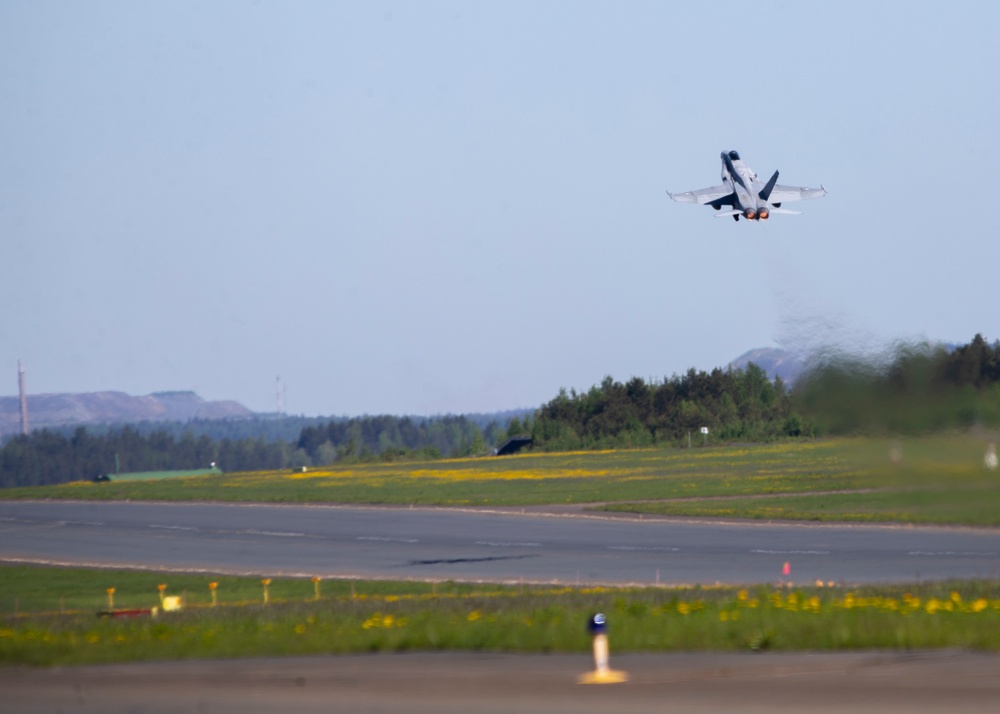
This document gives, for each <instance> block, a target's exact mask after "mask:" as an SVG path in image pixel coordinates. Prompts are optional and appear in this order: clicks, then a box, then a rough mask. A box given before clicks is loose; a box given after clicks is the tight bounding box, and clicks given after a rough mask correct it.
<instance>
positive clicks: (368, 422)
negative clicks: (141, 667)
mask: <svg viewBox="0 0 1000 714" xmlns="http://www.w3.org/2000/svg"><path fill="white" fill-rule="evenodd" d="M509 414H510V418H509V419H502V420H500V422H498V421H496V420H493V421H490V422H488V423H487V422H485V421H484V419H483V418H481V417H482V415H478V416H479V417H480V418H478V419H477V418H470V417H469V416H446V417H436V418H427V419H425V418H416V417H395V416H374V417H371V416H365V417H357V418H351V419H346V418H344V419H328V420H317V419H305V418H303V421H302V422H299V423H298V424H297V426H299V427H300V428H299V430H298V435H297V436H294V435H292V434H291V433H289V432H288V428H289V427H288V426H287V425H286V426H283V427H282V428H284V429H285V430H286V432H285V433H286V434H288V438H266V437H265V436H264V434H263V433H257V435H253V433H252V432H251V435H247V432H246V431H245V430H246V429H247V428H251V427H248V426H247V425H244V426H242V427H239V428H242V429H243V430H244V431H243V432H239V431H238V430H237V429H238V428H237V427H234V426H233V425H232V424H229V425H227V426H220V429H219V431H218V432H217V433H218V434H220V435H221V437H217V438H213V436H212V435H210V434H208V433H201V434H199V435H196V434H195V432H194V430H193V429H192V428H191V425H190V424H189V425H188V429H187V430H183V429H182V428H181V427H180V426H177V425H174V427H173V429H155V427H151V426H149V425H145V426H144V427H143V428H136V427H132V426H125V427H120V428H105V429H103V430H100V431H98V430H94V431H88V430H87V429H86V428H83V427H79V428H77V429H75V430H74V431H72V432H57V431H48V430H41V431H35V432H32V433H31V434H29V435H27V436H16V437H13V438H11V439H9V440H8V441H7V442H6V443H5V444H4V446H3V447H2V448H0V486H5V487H6V486H26V485H45V484H54V483H62V482H66V481H73V480H81V479H92V478H94V477H96V476H98V475H100V474H106V473H110V472H113V469H114V464H115V463H116V458H117V460H118V463H120V467H121V470H122V471H150V470H175V469H188V468H205V467H207V466H208V465H209V464H211V463H213V462H214V463H216V464H217V465H218V466H219V467H220V468H221V469H222V470H224V471H227V472H232V471H251V470H259V469H283V468H300V467H303V466H306V467H310V466H322V465H327V464H332V463H335V462H344V461H366V460H374V459H383V460H394V459H418V458H439V457H455V456H478V455H484V454H489V453H490V452H491V450H492V449H494V448H496V447H497V446H499V445H500V444H502V442H503V441H504V440H505V439H506V438H507V437H508V436H520V435H526V436H531V437H532V439H533V446H532V448H534V449H536V450H546V451H562V450H569V449H597V448H635V447H649V446H661V445H662V446H666V445H675V446H680V445H688V444H694V445H698V444H700V443H703V442H705V441H711V442H713V443H718V442H720V441H767V440H772V439H776V438H787V437H800V436H807V437H809V436H816V435H825V434H852V433H872V432H909V433H913V432H925V431H929V430H935V429H946V428H956V427H969V426H973V425H985V426H991V427H1000V342H993V343H992V344H990V343H988V342H987V341H986V340H985V339H984V338H983V337H982V336H981V335H976V336H975V338H973V340H972V341H971V342H970V343H969V344H967V345H962V346H959V347H957V348H954V349H951V350H947V349H944V348H941V347H933V346H929V345H904V346H901V347H900V348H898V349H897V350H895V352H894V353H893V355H892V356H891V357H890V358H888V359H883V360H880V361H876V360H862V359H852V358H847V359H845V358H842V357H836V358H830V359H827V360H825V361H822V360H821V361H819V362H817V363H816V364H815V365H814V366H813V367H812V368H811V369H810V370H808V371H807V372H806V373H805V374H803V375H802V376H800V377H799V378H798V380H797V381H796V383H795V386H794V388H793V389H789V388H788V387H787V385H785V384H784V383H783V382H782V381H781V380H780V379H775V380H773V381H772V380H770V379H769V378H768V376H767V374H766V373H765V372H764V370H763V369H761V368H760V367H758V366H757V365H755V364H752V363H751V364H749V365H748V366H747V368H746V369H732V368H730V369H726V370H722V369H714V370H712V371H711V372H703V371H696V370H694V369H691V370H689V371H688V372H687V373H685V374H683V375H674V376H672V377H670V378H666V379H663V380H650V381H648V382H647V381H645V380H643V379H640V378H638V377H635V378H632V379H630V380H629V381H627V382H624V383H622V382H618V381H615V380H613V379H612V378H611V377H606V378H605V379H604V380H603V381H602V382H601V384H599V385H595V386H594V387H592V388H591V389H589V390H587V391H586V392H580V393H577V392H576V391H575V390H570V391H569V392H567V391H566V390H560V392H559V394H558V395H557V396H556V397H555V398H554V399H552V400H551V401H549V402H547V403H546V404H543V405H542V406H541V407H539V408H538V409H536V410H534V412H533V413H531V412H530V411H528V412H526V413H525V412H522V413H521V415H519V414H518V413H517V412H512V413H509ZM252 428H253V429H262V428H263V427H261V426H260V425H252ZM703 429H704V430H707V434H705V433H703ZM272 433H273V431H272ZM229 434H233V435H236V434H242V435H239V436H235V437H232V436H229Z"/></svg>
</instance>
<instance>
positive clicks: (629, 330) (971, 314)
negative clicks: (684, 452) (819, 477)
mask: <svg viewBox="0 0 1000 714" xmlns="http://www.w3.org/2000/svg"><path fill="white" fill-rule="evenodd" d="M998 28H1000V5H998V4H997V3H994V2H967V3H963V2H957V3H951V4H946V5H943V4H941V3H940V2H856V3H855V2H831V3H811V2H724V1H718V0H717V1H716V2H712V3H690V2H688V3H662V2H615V3H610V2H608V3H584V2H544V1H541V2H540V1H537V0H533V1H531V2H496V3H480V2H377V1H371V2H369V1H366V2H347V3H335V2H269V1H267V0H261V1H260V2H225V1H221V0H213V2H207V3H206V2H202V1H200V0H199V1H197V2H179V1H177V0H171V1H170V2H136V1H134V0H127V1H122V2H95V1H88V2H68V1H67V2H46V1H44V0H41V1H40V0H30V1H24V2H10V1H7V0H0V264H2V268H3V278H2V281H0V301H2V305H3V320H2V321H0V374H5V375H6V377H4V378H3V379H0V394H7V395H10V394H15V393H16V391H17V382H16V372H17V360H18V358H19V357H20V358H23V359H24V361H25V365H26V369H27V372H28V375H27V377H28V388H29V392H34V393H42V392H83V391H98V390H121V391H125V392H129V393H131V394H147V393H150V392H154V391H161V390H184V389H192V390H195V391H197V392H198V393H199V394H200V395H202V396H203V397H205V398H208V399H236V400H239V401H241V402H242V403H243V404H245V405H246V406H248V407H250V408H251V409H254V410H258V411H273V410H274V408H275V377H276V375H281V378H282V380H283V381H284V383H285V385H286V390H287V392H286V405H287V410H288V411H289V412H290V413H295V414H309V415H316V414H322V415H331V414H349V415H354V414H362V413H372V414H373V413H384V412H389V413H419V414H434V413H445V412H453V413H460V412H468V411H493V410H497V409H506V408H513V407H522V406H531V407H533V406H538V405H540V404H542V403H543V402H545V401H548V400H549V399H551V398H552V397H553V396H555V394H556V393H557V392H558V390H559V388H560V387H566V388H576V389H577V390H583V389H587V388H589V387H590V386H591V385H593V384H595V383H597V382H599V381H600V380H601V379H602V378H603V377H604V376H605V375H611V376H613V377H614V378H616V379H619V380H626V379H628V378H629V377H631V376H640V377H644V378H647V377H656V378H660V377H664V376H670V375H671V374H673V373H675V372H677V373H679V372H683V371H686V370H687V369H688V368H689V367H696V368H698V369H711V368H713V367H716V366H724V365H725V364H726V363H728V362H729V361H730V360H731V359H733V358H735V357H736V356H738V355H739V354H741V353H742V352H744V351H745V350H747V349H750V348H753V347H761V346H772V345H784V346H789V347H796V348H815V347H817V346H819V345H823V344H829V343H833V342H835V343H839V344H845V345H865V346H871V345H877V344H884V343H886V342H888V341H891V340H894V339H899V338H906V339H912V338H921V337H926V338H929V339H941V340H948V341H960V342H964V341H968V340H969V339H971V337H972V336H973V335H974V334H975V333H976V332H982V333H983V334H984V335H985V336H986V337H987V338H989V339H991V340H992V339H995V338H997V337H1000V329H998V328H997V315H998V308H997V302H998V301H997V279H996V277H995V276H996V271H997V269H998V267H1000V266H998V258H1000V244H998V240H997V229H996V222H997V221H998V220H1000V216H998V211H997V208H998V198H997V171H998V168H1000V91H998V72H1000V41H998V40H997V36H996V35H997V29H998ZM724 149H727V150H728V149H737V150H738V151H739V152H740V153H741V155H742V157H743V158H744V160H746V162H747V163H748V164H749V165H750V166H751V167H753V168H754V169H755V170H756V171H757V172H758V173H760V174H761V175H764V174H768V175H769V174H770V173H771V172H772V171H773V170H774V169H780V170H781V180H782V182H783V183H788V184H793V185H804V186H819V185H820V184H822V185H824V186H826V188H827V189H828V190H829V195H828V196H827V197H826V198H823V199H820V200H818V201H809V202H804V203H801V204H798V205H797V206H795V207H796V208H801V210H803V211H804V214H803V215H801V216H777V217H774V218H772V219H771V220H770V221H768V222H767V223H760V224H747V223H746V222H744V221H740V222H739V223H734V222H733V221H732V220H729V219H727V218H722V219H720V218H715V217H713V215H712V213H713V212H712V211H711V209H709V208H705V207H699V206H690V205H682V204H678V203H674V202H672V201H670V200H669V198H668V197H667V195H666V193H665V190H666V189H670V190H671V191H684V190H690V189H696V188H701V187H705V186H710V185H714V184H716V183H718V179H719V168H720V166H719V152H720V151H722V150H724ZM3 385H6V386H3Z"/></svg>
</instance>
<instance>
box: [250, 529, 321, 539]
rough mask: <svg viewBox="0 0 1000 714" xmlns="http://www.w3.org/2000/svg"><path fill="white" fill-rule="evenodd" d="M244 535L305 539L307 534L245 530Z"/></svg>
mask: <svg viewBox="0 0 1000 714" xmlns="http://www.w3.org/2000/svg"><path fill="white" fill-rule="evenodd" d="M240 532H242V533H249V534H250V535H264V536H272V537H275V538H305V537H306V534H305V533H287V532H285V531H255V530H245V531H240Z"/></svg>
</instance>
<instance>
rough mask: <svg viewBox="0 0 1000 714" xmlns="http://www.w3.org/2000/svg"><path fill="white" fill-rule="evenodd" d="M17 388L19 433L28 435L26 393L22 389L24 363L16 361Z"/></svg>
mask: <svg viewBox="0 0 1000 714" xmlns="http://www.w3.org/2000/svg"><path fill="white" fill-rule="evenodd" d="M17 389H18V392H19V393H20V395H21V433H22V434H24V435H25V436H27V435H28V393H27V392H25V391H24V365H22V364H21V360H18V361H17Z"/></svg>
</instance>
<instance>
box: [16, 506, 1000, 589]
mask: <svg viewBox="0 0 1000 714" xmlns="http://www.w3.org/2000/svg"><path fill="white" fill-rule="evenodd" d="M0 559H6V560H21V561H27V562H40V563H59V564H82V565H99V566H108V567H148V568H157V569H176V570H206V571H209V572H223V573H261V574H268V575H275V576H281V575H285V576H296V575H303V576H304V575H320V576H323V577H365V578H394V579H407V578H412V579H455V580H491V581H518V580H524V581H525V582H553V581H558V582H561V583H575V582H580V583H597V582H601V583H655V582H657V581H659V582H660V583H664V584H667V583H716V582H721V583H760V582H775V581H777V580H779V579H782V572H781V569H782V566H783V564H784V563H786V562H788V563H791V573H790V575H789V576H787V577H785V578H784V579H786V580H792V581H795V582H800V583H811V582H814V581H815V580H823V581H836V582H846V583H863V582H876V581H879V582H888V581H896V582H902V581H914V580H920V579H925V580H926V579H943V578H961V577H989V578H996V577H998V575H1000V530H987V529H979V530H977V529H961V528H910V527H869V526H830V525H826V526H819V525H801V524H785V525H775V524H763V523H761V524H746V523H708V522H692V521H683V520H677V519H655V518H649V517H646V518H645V519H642V520H639V519H637V518H627V519H626V518H601V517H589V516H585V515H581V514H575V515H570V516H567V515H563V516H555V515H551V514H548V515H546V514H539V513H532V512H529V513H524V514H522V513H519V512H500V511H493V512H485V511H473V510H454V509H435V508H412V509H410V508H365V507H338V506H291V505H289V506H275V505H247V504H234V505H231V504H215V503H213V504H183V503H100V502H10V501H8V502H0Z"/></svg>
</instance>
